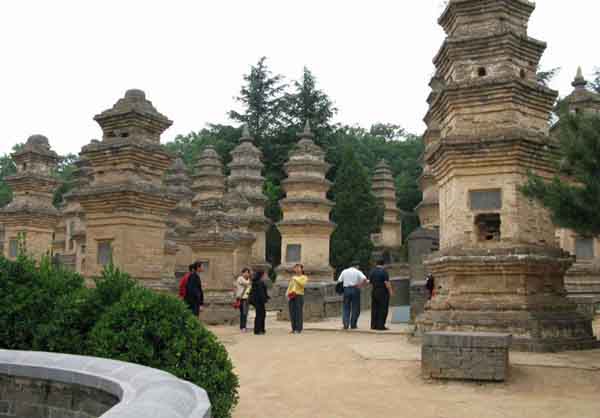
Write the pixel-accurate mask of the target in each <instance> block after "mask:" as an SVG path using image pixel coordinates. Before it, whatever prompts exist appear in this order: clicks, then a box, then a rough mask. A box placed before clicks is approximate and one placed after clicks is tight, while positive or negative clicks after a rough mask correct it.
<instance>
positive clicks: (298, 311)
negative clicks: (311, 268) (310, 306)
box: [286, 264, 308, 334]
mask: <svg viewBox="0 0 600 418" xmlns="http://www.w3.org/2000/svg"><path fill="white" fill-rule="evenodd" d="M307 282H308V277H306V274H304V266H303V265H302V264H296V265H295V266H294V275H293V276H292V278H291V279H290V282H289V284H288V289H287V292H286V294H287V298H288V308H289V310H290V324H291V325H292V330H291V331H290V333H291V334H301V333H302V330H303V329H304V287H305V286H306V283H307Z"/></svg>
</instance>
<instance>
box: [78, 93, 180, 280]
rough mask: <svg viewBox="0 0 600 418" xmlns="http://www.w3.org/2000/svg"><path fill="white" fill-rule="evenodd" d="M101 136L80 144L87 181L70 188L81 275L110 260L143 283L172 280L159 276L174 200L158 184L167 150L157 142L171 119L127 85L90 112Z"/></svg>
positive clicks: (96, 271)
mask: <svg viewBox="0 0 600 418" xmlns="http://www.w3.org/2000/svg"><path fill="white" fill-rule="evenodd" d="M94 119H95V120H96V122H97V123H98V124H99V125H100V127H101V128H102V133H103V136H102V141H92V142H91V143H90V144H89V145H87V146H85V147H83V149H82V151H81V158H83V159H85V160H86V161H87V162H88V163H89V165H90V167H91V169H92V177H93V178H92V180H91V183H90V184H89V185H88V186H86V187H83V188H81V189H80V190H79V191H77V192H76V193H75V196H76V198H78V199H79V202H80V203H81V206H82V208H83V210H84V211H85V215H86V242H87V245H86V263H85V268H84V274H85V275H86V276H92V277H93V276H98V275H99V274H100V273H101V271H102V269H103V267H104V266H105V265H107V264H109V263H111V262H112V263H114V264H115V265H116V266H117V267H119V268H121V269H123V270H124V271H127V272H128V273H129V274H131V275H132V276H133V277H135V278H137V279H138V280H140V281H141V282H142V283H143V284H144V285H145V286H148V287H151V288H157V289H163V288H165V287H166V286H170V285H172V283H171V282H172V281H173V279H171V278H169V279H170V280H169V281H168V284H167V283H165V281H164V279H165V278H164V277H163V264H164V256H165V251H164V247H165V246H164V239H165V231H166V220H167V215H168V214H169V212H170V211H171V210H172V209H173V208H174V207H175V204H176V200H175V198H174V197H173V196H170V195H169V194H168V192H167V189H166V188H165V186H164V184H163V177H164V174H165V171H166V170H167V168H168V167H169V165H170V164H171V155H170V154H169V153H168V152H166V151H165V149H164V148H163V147H162V146H161V144H160V136H161V134H162V133H163V132H164V131H165V130H166V129H167V128H168V127H169V126H171V124H172V122H171V121H170V120H169V119H168V118H167V117H166V116H164V115H162V114H160V113H159V112H158V111H157V110H156V109H155V108H154V106H153V105H152V103H151V102H150V101H148V100H147V99H146V95H145V93H144V92H143V91H141V90H128V91H127V92H126V93H125V97H123V98H122V99H119V101H118V102H117V103H116V104H115V105H114V106H113V107H112V108H110V109H108V110H106V111H104V112H102V113H100V114H99V115H96V116H95V117H94Z"/></svg>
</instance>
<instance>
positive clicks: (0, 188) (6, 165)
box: [0, 154, 17, 208]
mask: <svg viewBox="0 0 600 418" xmlns="http://www.w3.org/2000/svg"><path fill="white" fill-rule="evenodd" d="M16 172H17V167H16V166H15V163H14V161H13V160H12V158H11V157H10V155H7V154H5V155H3V156H2V157H0V208H2V207H4V206H6V205H7V204H8V203H9V202H10V201H11V200H12V190H11V189H10V187H8V184H6V183H5V182H4V178H5V177H8V176H10V175H13V174H15V173H16Z"/></svg>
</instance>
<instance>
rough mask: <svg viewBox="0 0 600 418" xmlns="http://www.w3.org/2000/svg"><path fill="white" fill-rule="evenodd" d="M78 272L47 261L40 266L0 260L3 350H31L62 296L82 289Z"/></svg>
mask: <svg viewBox="0 0 600 418" xmlns="http://www.w3.org/2000/svg"><path fill="white" fill-rule="evenodd" d="M82 287H83V279H82V277H81V276H79V275H78V274H76V273H72V272H69V271H67V270H64V269H62V268H56V267H54V266H52V264H51V263H50V260H49V259H48V258H44V259H43V260H42V261H41V262H40V265H39V267H38V266H36V264H35V262H33V261H31V260H29V259H27V258H25V257H19V259H18V260H17V261H16V262H15V261H10V260H7V259H5V258H3V257H0V347H1V348H7V349H14V350H31V349H32V348H34V340H35V336H36V334H37V331H38V329H39V328H40V327H42V326H44V325H45V324H47V323H48V322H49V319H50V318H51V316H52V315H51V313H52V312H54V311H55V306H56V305H57V303H58V302H59V301H60V300H61V298H62V297H70V296H69V295H72V294H73V293H74V292H76V291H78V290H80V289H82Z"/></svg>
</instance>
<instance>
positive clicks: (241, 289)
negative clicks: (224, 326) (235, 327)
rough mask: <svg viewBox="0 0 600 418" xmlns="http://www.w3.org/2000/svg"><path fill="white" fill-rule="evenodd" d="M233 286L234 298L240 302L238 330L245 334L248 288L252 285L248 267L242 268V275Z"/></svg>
mask: <svg viewBox="0 0 600 418" xmlns="http://www.w3.org/2000/svg"><path fill="white" fill-rule="evenodd" d="M235 285H236V290H235V297H236V298H237V299H238V300H239V301H240V330H241V331H242V332H246V325H247V323H248V310H249V306H248V294H249V293H250V287H251V285H252V282H251V281H250V269H249V268H248V267H244V269H243V270H242V274H241V276H239V277H238V278H237V280H236V282H235Z"/></svg>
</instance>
